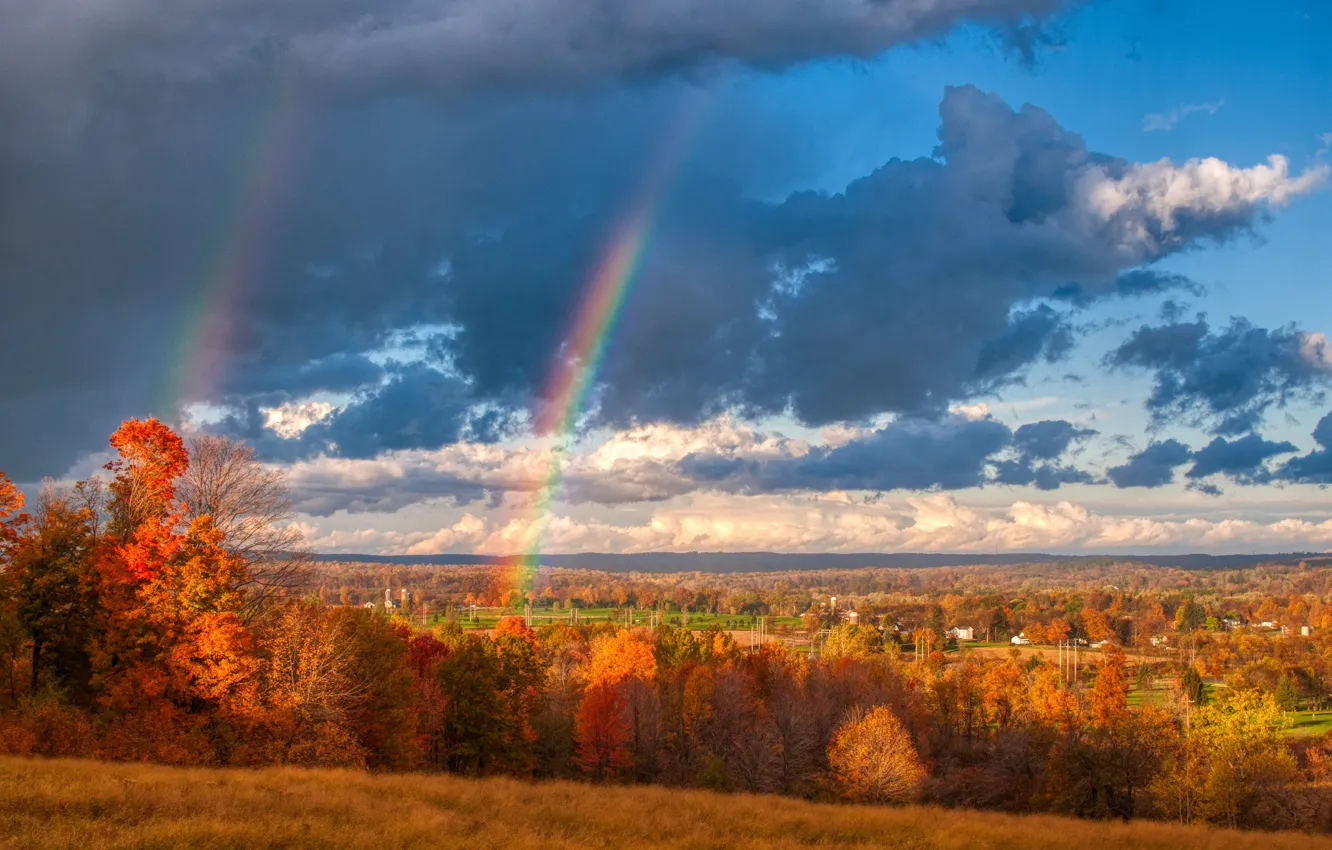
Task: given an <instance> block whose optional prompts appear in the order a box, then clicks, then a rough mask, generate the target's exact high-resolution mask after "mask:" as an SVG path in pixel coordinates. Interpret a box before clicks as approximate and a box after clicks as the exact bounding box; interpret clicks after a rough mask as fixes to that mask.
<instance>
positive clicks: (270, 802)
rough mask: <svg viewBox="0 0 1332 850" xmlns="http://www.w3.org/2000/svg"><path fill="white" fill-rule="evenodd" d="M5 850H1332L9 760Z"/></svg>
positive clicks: (0, 782)
mask: <svg viewBox="0 0 1332 850" xmlns="http://www.w3.org/2000/svg"><path fill="white" fill-rule="evenodd" d="M0 846H4V847H15V848H19V847H21V848H46V847H71V848H73V847H77V848H102V847H353V848H372V847H373V848H391V847H403V848H406V847H447V848H454V847H457V848H463V847H467V848H486V847H502V848H506V850H527V848H540V850H558V848H582V847H606V848H625V847H653V848H682V849H683V848H690V850H705V848H729V847H741V848H779V850H780V849H781V848H809V847H819V848H843V847H845V848H851V847H855V848H868V847H886V848H956V849H957V850H963V848H988V847H1004V848H1024V850H1028V848H1065V847H1077V848H1079V850H1098V848H1105V850H1110V848H1122V847H1155V848H1199V850H1201V848H1215V850H1282V848H1292V850H1293V848H1300V850H1314V849H1315V848H1320V847H1329V848H1332V840H1329V839H1323V838H1311V837H1309V836H1304V835H1297V834H1275V835H1274V834H1259V833H1248V834H1246V833H1236V832H1226V831H1223V830H1214V829H1205V828H1198V827H1181V826H1173V825H1166V824H1156V823H1133V824H1122V823H1091V822H1085V821H1075V820H1064V819H1061V818H1054V817H1045V816H1033V817H1014V816H1007V815H996V814H981V813H972V812H954V811H943V810H939V809H932V808H924V807H913V808H902V809H888V808H867V807H856V806H836V805H822V804H812V803H803V802H798V801H793V800H789V799H783V798H778V797H752V796H728V795H720V794H711V793H707V792H702V791H674V790H668V789H663V788H624V787H597V786H591V785H580V784H574V783H563V782H556V783H525V782H519V781H515V780H507V779H488V780H483V781H473V780H466V779H459V778H454V777H443V776H370V775H366V774H363V773H354V772H346V771H306V770H297V769H268V770H258V771H238V770H205V769H178V768H166V767H155V766H146V765H131V764H101V763H93V762H83V761H28V760H20V759H0Z"/></svg>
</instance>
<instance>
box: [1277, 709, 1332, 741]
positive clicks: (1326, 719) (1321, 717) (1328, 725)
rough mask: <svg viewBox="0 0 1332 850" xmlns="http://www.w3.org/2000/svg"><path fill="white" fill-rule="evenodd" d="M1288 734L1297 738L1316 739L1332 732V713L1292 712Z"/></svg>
mask: <svg viewBox="0 0 1332 850" xmlns="http://www.w3.org/2000/svg"><path fill="white" fill-rule="evenodd" d="M1286 717H1287V718H1288V719H1289V720H1290V726H1289V727H1288V728H1287V729H1286V734H1287V735H1290V736H1292V737H1297V738H1316V737H1319V736H1321V735H1326V734H1327V733H1328V732H1329V731H1332V711H1290V712H1287V713H1286Z"/></svg>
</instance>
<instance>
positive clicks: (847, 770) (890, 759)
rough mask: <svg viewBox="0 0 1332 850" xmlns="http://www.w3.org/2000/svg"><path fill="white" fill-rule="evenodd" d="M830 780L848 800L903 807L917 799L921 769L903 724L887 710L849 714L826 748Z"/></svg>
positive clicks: (921, 776) (923, 768)
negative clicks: (901, 805) (894, 804)
mask: <svg viewBox="0 0 1332 850" xmlns="http://www.w3.org/2000/svg"><path fill="white" fill-rule="evenodd" d="M828 767H829V769H830V770H831V772H832V778H833V780H834V781H835V782H836V783H837V785H838V786H839V787H840V788H841V789H842V792H843V793H844V794H845V795H846V796H847V797H848V798H850V799H852V800H857V801H861V802H867V803H905V802H909V801H911V800H912V799H914V798H915V797H916V795H917V794H918V793H919V791H920V784H921V782H922V781H923V780H924V778H925V767H924V765H922V764H921V761H920V755H919V754H918V753H917V752H916V747H915V745H914V744H913V743H912V741H911V736H910V734H908V733H907V730H906V727H905V726H903V725H902V721H900V720H898V719H897V715H895V714H893V713H892V711H890V710H889V709H888V707H887V706H882V705H881V706H878V707H877V708H874V709H872V710H871V711H869V712H868V713H861V712H859V711H857V712H855V713H853V714H852V715H851V716H850V717H849V718H848V719H847V721H846V722H845V723H843V724H842V726H841V727H839V728H838V730H837V733H836V734H835V735H834V736H833V739H832V743H831V744H830V745H829V747H828Z"/></svg>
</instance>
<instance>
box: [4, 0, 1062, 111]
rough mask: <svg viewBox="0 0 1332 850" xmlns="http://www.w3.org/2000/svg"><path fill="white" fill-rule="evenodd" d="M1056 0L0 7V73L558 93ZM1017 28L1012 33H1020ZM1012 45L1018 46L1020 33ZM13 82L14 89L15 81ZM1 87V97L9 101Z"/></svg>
mask: <svg viewBox="0 0 1332 850" xmlns="http://www.w3.org/2000/svg"><path fill="white" fill-rule="evenodd" d="M1065 5H1076V4H1075V3H1073V2H1068V3H1066V2H1064V0H931V2H924V3H922V2H919V0H824V2H820V3H813V4H811V3H808V2H805V0H744V2H725V3H702V4H699V3H678V2H674V1H673V0H437V2H422V0H373V2H372V0H287V2H284V3H277V4H274V3H265V2H255V0H205V1H204V2H191V3H163V2H151V0H125V1H124V2H119V3H112V4H101V5H97V6H95V7H91V6H90V5H89V4H88V3H87V2H85V0H44V2H42V3H39V4H32V3H23V2H13V0H11V1H10V2H7V3H5V4H3V6H0V8H4V10H5V21H6V26H5V30H4V34H2V35H0V57H4V58H3V59H0V73H3V76H4V77H5V78H7V79H8V82H7V83H3V84H0V85H4V86H5V87H6V88H9V89H12V90H13V92H14V94H18V95H24V96H26V97H32V98H36V97H39V96H40V93H39V92H34V91H32V90H31V89H32V88H33V87H36V86H40V87H42V88H43V89H80V88H83V89H100V90H102V91H101V92H100V93H101V94H102V95H103V96H106V90H108V89H109V90H110V93H111V94H114V95H119V96H122V97H168V96H170V95H171V94H172V93H174V91H175V90H177V89H179V88H200V87H204V86H207V85H210V84H218V83H233V84H234V83H235V82H236V81H238V80H245V79H247V78H250V77H253V76H259V75H263V74H265V73H268V72H270V71H271V69H272V68H273V67H274V66H275V65H290V66H292V67H294V68H295V69H296V70H297V71H298V72H299V73H300V74H301V75H302V76H304V77H307V78H310V79H314V80H318V81H320V82H322V83H323V84H324V85H327V86H329V87H333V88H337V89H340V90H349V91H351V92H353V93H360V92H364V91H365V90H367V89H379V88H384V87H396V88H399V89H421V88H431V89H436V90H442V91H449V92H453V91H468V90H475V89H477V88H491V87H496V86H514V87H523V88H531V87H536V88H552V87H556V86H565V85H570V84H576V83H582V82H587V81H591V80H597V79H601V78H606V77H617V76H647V75H656V74H660V73H662V72H666V71H675V70H690V69H697V68H700V67H705V66H708V65H713V64H717V63H726V62H736V63H742V64H746V65H751V66H755V67H761V68H781V67H783V66H786V65H790V64H792V63H796V62H802V61H807V60H811V59H816V58H821V57H830V56H846V57H862V58H867V57H871V56H874V55H877V54H879V53H881V52H882V51H884V50H886V49H887V48H889V47H892V46H894V45H897V44H902V43H905V42H910V41H916V40H919V39H921V38H927V37H931V36H935V35H939V34H942V33H945V32H947V31H948V30H949V29H951V28H953V27H954V26H956V25H958V24H959V23H963V22H967V21H974V22H979V23H986V24H998V25H1001V26H1003V27H1004V28H1005V29H1006V31H1009V32H1014V31H1017V32H1022V33H1026V34H1027V35H1028V37H1027V38H1026V41H1025V42H1020V43H1021V44H1024V45H1025V47H1026V52H1027V53H1034V48H1035V44H1034V42H1035V41H1036V39H1034V38H1033V37H1032V34H1036V33H1039V32H1040V29H1039V28H1038V27H1036V26H1033V24H1034V22H1033V21H1031V20H1030V19H1029V17H1030V16H1033V15H1044V14H1046V13H1050V12H1053V11H1055V10H1057V9H1059V8H1060V7H1062V6H1065ZM1024 25H1025V28H1023V29H1021V30H1016V29H1015V28H1016V27H1019V26H1024ZM1013 40H1014V41H1017V39H1013ZM18 73H21V74H22V82H20V81H18V80H15V79H14V76H15V74H18ZM2 90H3V89H0V91H2Z"/></svg>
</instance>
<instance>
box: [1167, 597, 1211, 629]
mask: <svg viewBox="0 0 1332 850" xmlns="http://www.w3.org/2000/svg"><path fill="white" fill-rule="evenodd" d="M1206 622H1207V611H1206V609H1204V608H1203V607H1202V605H1201V604H1199V603H1198V602H1196V601H1194V600H1193V599H1186V600H1185V601H1184V603H1183V604H1182V605H1180V606H1179V610H1177V611H1176V612H1175V630H1176V631H1178V632H1181V633H1184V634H1187V633H1189V632H1196V631H1197V630H1198V629H1200V628H1202V626H1203V624H1204V623H1206Z"/></svg>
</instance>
